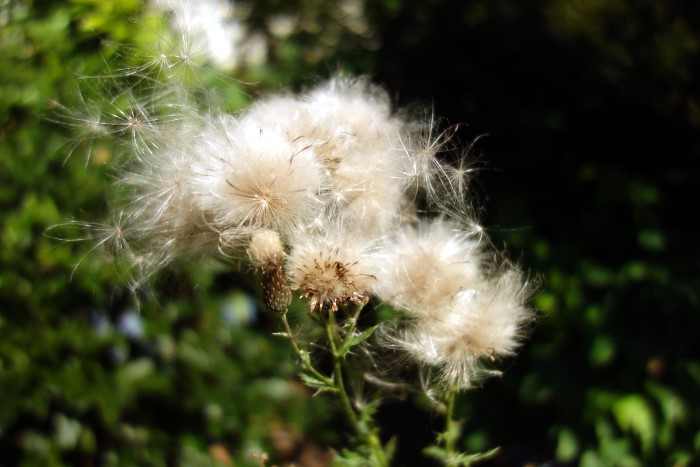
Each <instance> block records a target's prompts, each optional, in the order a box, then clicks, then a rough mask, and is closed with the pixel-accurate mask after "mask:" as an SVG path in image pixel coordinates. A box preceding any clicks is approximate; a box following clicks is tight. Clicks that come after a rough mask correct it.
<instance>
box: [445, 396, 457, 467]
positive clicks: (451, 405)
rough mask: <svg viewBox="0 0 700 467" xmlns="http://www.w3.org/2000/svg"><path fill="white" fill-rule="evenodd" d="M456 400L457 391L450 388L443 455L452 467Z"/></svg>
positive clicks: (455, 436) (454, 455) (455, 439)
mask: <svg viewBox="0 0 700 467" xmlns="http://www.w3.org/2000/svg"><path fill="white" fill-rule="evenodd" d="M456 398H457V389H456V388H454V387H453V388H450V390H449V391H448V393H447V410H446V413H445V434H444V440H445V453H446V457H447V465H453V461H454V458H455V457H456V452H455V444H456V442H457V438H458V436H457V434H456V433H453V432H452V431H453V427H452V425H453V423H454V421H453V420H452V416H453V414H454V409H455V399H456Z"/></svg>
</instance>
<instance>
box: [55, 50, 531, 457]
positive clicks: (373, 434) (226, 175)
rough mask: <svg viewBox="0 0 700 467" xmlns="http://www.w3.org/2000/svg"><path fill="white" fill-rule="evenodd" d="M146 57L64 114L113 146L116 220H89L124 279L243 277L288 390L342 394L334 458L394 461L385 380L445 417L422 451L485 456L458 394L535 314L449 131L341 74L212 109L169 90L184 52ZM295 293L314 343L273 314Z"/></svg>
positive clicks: (188, 91)
mask: <svg viewBox="0 0 700 467" xmlns="http://www.w3.org/2000/svg"><path fill="white" fill-rule="evenodd" d="M183 50H189V49H187V48H184V49H183ZM159 58H160V60H155V59H154V60H151V61H149V62H148V65H146V66H144V67H140V68H136V69H130V70H125V71H122V72H121V74H120V73H114V75H115V76H117V75H119V76H121V77H122V79H123V81H124V82H125V83H126V84H121V85H119V86H104V89H105V92H107V91H113V90H115V89H116V90H117V92H116V95H103V98H102V99H103V100H102V101H101V102H100V101H99V100H97V101H95V102H92V101H91V102H89V103H88V104H89V105H88V107H89V108H90V109H92V110H93V111H92V112H91V113H90V115H92V116H91V117H89V118H86V117H81V116H80V115H86V114H84V113H83V114H81V113H80V112H75V111H71V110H69V109H64V110H66V112H67V116H68V117H67V118H66V121H67V122H68V123H71V124H76V125H78V126H80V125H81V124H82V126H83V128H82V129H81V130H80V131H79V133H80V134H81V135H83V136H86V135H87V136H90V137H95V138H103V137H107V136H110V135H111V136H114V137H116V138H118V139H120V140H121V141H122V142H123V143H124V146H123V147H124V148H125V153H126V154H127V157H126V158H125V160H124V161H123V162H122V163H121V164H120V166H119V169H118V172H119V177H118V179H117V182H116V183H115V185H114V188H115V193H116V194H115V195H114V196H112V202H113V207H112V210H113V213H112V218H113V219H116V220H117V221H118V222H117V224H116V225H115V226H114V227H113V229H112V230H107V229H106V228H105V227H104V226H102V225H101V224H100V225H98V224H89V225H88V227H90V226H92V227H96V230H97V234H96V235H100V234H101V233H102V232H106V233H105V234H104V236H103V237H101V239H100V243H102V244H104V245H105V246H107V245H109V246H110V248H111V252H112V253H113V254H115V255H116V256H117V257H118V258H119V259H120V261H121V262H122V263H123V264H124V265H125V266H126V270H127V271H128V274H127V277H128V278H129V280H130V283H131V285H132V286H133V287H134V288H138V287H140V286H141V285H143V284H144V283H145V282H146V281H147V280H148V278H149V277H151V276H152V275H153V274H154V273H156V272H157V271H159V270H162V269H164V268H167V267H168V266H169V265H171V264H172V263H173V262H175V261H177V260H180V259H183V258H184V259H187V260H193V259H198V258H204V257H217V258H219V259H220V260H221V261H224V262H226V264H230V265H231V266H232V267H239V268H240V269H241V270H242V271H247V272H248V273H250V274H255V275H256V276H257V278H258V280H259V281H260V283H261V290H262V292H261V297H260V298H261V301H262V303H264V305H265V307H266V308H267V309H268V310H269V312H270V313H272V314H274V315H275V316H277V318H278V319H279V323H280V332H279V333H278V334H279V335H280V336H282V337H284V338H286V339H288V340H289V342H290V344H291V347H292V348H293V350H294V352H295V355H296V359H297V360H298V361H299V364H300V378H301V380H302V381H303V382H304V383H305V384H306V385H308V386H309V387H311V388H313V390H315V391H317V392H320V393H329V394H331V395H332V396H335V397H337V398H338V400H339V404H340V406H341V408H342V410H343V412H344V414H345V416H346V418H347V421H348V423H349V426H350V427H351V429H352V433H350V434H349V435H350V440H351V441H350V444H349V447H348V449H347V450H346V451H344V452H343V453H341V454H339V455H338V460H339V461H340V460H342V459H345V460H346V461H347V462H349V463H351V462H355V463H356V464H365V465H377V466H387V465H389V464H390V462H391V456H392V449H393V440H392V438H391V433H385V432H382V431H381V430H380V427H378V426H376V424H375V422H374V417H373V415H374V412H375V411H376V409H377V407H378V405H379V404H380V403H381V400H382V397H383V395H384V394H385V393H386V392H391V391H393V390H394V388H396V387H401V388H403V389H404V390H405V388H410V390H411V391H415V392H424V393H426V394H427V395H429V396H430V399H431V400H433V401H434V402H435V407H436V408H438V409H441V410H442V412H443V415H444V417H445V429H444V432H443V433H441V434H439V435H438V436H437V438H436V442H435V445H433V446H431V447H430V448H429V449H428V450H427V453H428V454H429V455H432V456H434V457H436V458H438V459H440V460H442V461H443V462H444V463H445V464H446V465H468V464H469V463H471V462H472V461H476V460H478V459H481V458H483V457H485V456H488V455H489V454H490V453H483V454H471V455H468V454H465V453H462V452H460V449H459V443H458V441H459V438H460V424H459V422H458V421H456V420H454V414H453V411H454V406H455V397H456V395H457V394H458V393H460V392H463V391H466V390H467V389H470V388H472V387H473V386H474V385H475V384H477V383H478V382H479V381H481V380H482V379H483V378H484V377H487V376H490V375H495V374H498V372H497V371H496V370H494V369H493V362H495V361H497V360H498V359H501V358H504V357H508V356H510V355H513V354H514V353H515V351H516V350H517V348H518V346H519V344H520V343H521V341H522V338H523V337H524V330H525V328H526V325H527V324H528V323H529V322H530V321H531V320H532V313H531V311H530V310H529V308H528V306H527V300H528V295H529V292H528V285H527V280H526V278H525V276H524V275H523V274H522V273H521V272H520V271H519V270H518V269H517V268H516V267H515V266H514V265H513V264H511V263H509V262H508V261H507V260H505V259H504V258H503V257H502V255H500V254H499V252H497V251H495V250H494V249H493V247H492V246H491V244H490V243H489V241H488V239H487V237H486V234H485V232H484V229H482V228H481V227H480V226H479V224H478V222H477V219H476V218H475V215H474V212H475V209H474V208H473V206H472V205H471V202H470V193H469V190H468V188H469V181H470V177H471V170H470V169H469V162H470V161H469V159H468V157H469V154H468V151H466V150H462V149H460V148H459V147H458V146H457V145H456V144H455V143H454V138H452V136H453V133H454V131H453V130H452V129H450V128H443V127H441V125H440V123H439V122H438V121H436V119H435V118H433V117H432V115H431V114H430V113H427V114H428V115H429V117H428V118H425V116H424V115H418V116H416V115H415V114H413V113H411V112H408V111H405V110H401V109H397V108H395V107H394V106H393V105H392V103H391V100H390V99H389V97H388V94H387V93H386V92H385V91H384V90H383V89H381V88H380V87H378V86H376V85H374V84H372V83H371V82H370V80H369V79H367V78H365V77H351V76H345V75H336V76H333V77H331V78H330V79H328V80H327V81H324V82H320V83H319V84H317V85H316V86H313V87H311V88H309V89H306V90H304V91H301V92H299V93H291V92H277V93H270V94H267V95H263V96H261V97H259V98H257V99H256V100H254V101H253V102H252V103H251V104H250V105H249V106H248V107H247V108H245V109H243V110H240V111H237V112H235V113H226V112H219V111H217V110H216V108H215V107H214V106H212V105H211V102H210V101H207V100H203V99H204V98H203V97H202V96H203V95H205V94H206V93H204V94H203V93H202V92H200V91H201V90H198V91H197V92H195V91H194V90H193V86H191V85H189V84H188V81H187V80H183V79H181V75H180V70H181V68H180V66H181V65H183V66H191V62H192V61H191V57H185V56H184V55H183V54H182V53H180V52H176V53H173V54H172V55H167V54H160V55H159ZM224 85H225V82H224ZM95 109H97V112H95V111H94V110H95ZM293 296H296V297H298V298H300V299H302V300H305V301H306V304H307V305H306V306H307V315H308V322H309V323H312V329H315V332H314V331H311V332H310V331H309V326H306V327H305V328H304V330H302V329H300V328H297V327H296V326H294V325H292V323H290V321H289V320H288V319H287V312H288V309H289V307H290V304H291V303H292V299H293ZM378 308H381V309H382V310H384V313H382V316H383V318H382V319H378V318H377V314H376V313H375V311H376V310H377V309H378ZM368 386H371V390H367V389H366V388H367V387H368ZM387 440H390V441H387Z"/></svg>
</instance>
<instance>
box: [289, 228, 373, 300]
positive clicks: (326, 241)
mask: <svg viewBox="0 0 700 467" xmlns="http://www.w3.org/2000/svg"><path fill="white" fill-rule="evenodd" d="M303 237H304V238H301V239H297V241H295V242H294V244H293V247H292V251H291V253H290V254H289V258H288V259H287V265H286V269H287V273H288V275H289V277H290V279H291V281H292V284H293V286H292V288H293V289H294V290H300V291H301V294H302V296H303V297H306V298H308V299H309V306H310V308H311V310H314V309H316V308H317V307H319V308H326V309H330V310H333V311H335V310H337V309H338V307H340V306H342V305H344V304H346V303H348V302H350V301H354V302H362V301H365V300H366V299H367V297H368V295H369V293H370V289H371V286H372V284H373V283H374V282H375V281H376V276H374V275H373V274H372V272H373V270H374V268H373V261H374V257H373V252H372V249H371V245H369V244H367V243H365V242H362V241H358V239H357V238H353V236H352V235H351V233H349V232H337V233H336V234H311V235H304V236H303Z"/></svg>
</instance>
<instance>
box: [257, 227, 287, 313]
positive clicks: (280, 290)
mask: <svg viewBox="0 0 700 467" xmlns="http://www.w3.org/2000/svg"><path fill="white" fill-rule="evenodd" d="M248 257H249V258H250V262H251V263H253V265H254V266H255V267H258V268H260V269H262V275H263V283H262V285H263V302H264V303H265V306H266V307H267V308H268V309H269V310H271V311H276V312H278V313H285V312H286V311H287V308H288V307H289V304H290V303H291V302H292V291H291V290H290V288H289V286H288V285H287V281H286V280H285V278H284V273H283V271H282V261H283V260H284V246H282V241H281V240H280V236H279V234H278V233H277V232H275V231H274V230H260V231H258V232H256V233H255V234H254V235H253V237H252V238H251V240H250V244H249V245H248Z"/></svg>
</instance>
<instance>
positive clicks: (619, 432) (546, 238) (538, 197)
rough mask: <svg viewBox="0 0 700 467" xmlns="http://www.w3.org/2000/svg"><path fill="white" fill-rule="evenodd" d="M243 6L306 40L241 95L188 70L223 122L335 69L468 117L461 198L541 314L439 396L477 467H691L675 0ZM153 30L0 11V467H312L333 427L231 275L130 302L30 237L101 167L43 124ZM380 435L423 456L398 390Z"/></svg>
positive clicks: (133, 12) (78, 16)
mask: <svg viewBox="0 0 700 467" xmlns="http://www.w3.org/2000/svg"><path fill="white" fill-rule="evenodd" d="M350 3H351V2H350ZM357 3H358V4H361V2H357ZM241 4H242V5H244V6H245V3H244V2H241ZM250 5H253V8H252V9H251V11H250V14H249V18H248V21H249V23H250V24H251V25H252V26H251V27H259V28H264V27H265V24H267V23H266V21H267V19H269V18H270V17H272V16H274V15H278V14H280V13H284V14H297V15H300V16H301V17H303V18H304V21H301V22H300V23H299V24H301V25H302V26H300V27H299V28H298V30H295V31H294V32H293V33H292V34H291V35H290V36H289V37H287V38H285V39H284V40H275V38H274V37H271V38H270V53H269V57H268V61H267V62H266V63H265V64H263V65H257V66H251V67H248V68H246V69H243V70H240V71H239V72H238V74H236V75H235V77H236V78H238V80H230V79H222V77H221V76H216V75H215V74H211V75H209V74H206V72H203V76H202V79H204V80H205V81H206V80H209V79H211V85H212V86H218V87H219V88H221V89H220V91H219V92H220V94H221V96H223V97H224V99H225V100H226V103H227V106H228V107H229V108H231V109H236V108H240V107H241V106H242V105H244V104H245V102H247V101H248V100H249V99H250V98H251V96H254V95H255V94H256V93H259V92H262V91H264V90H267V89H274V88H278V87H282V86H284V87H288V86H291V87H298V86H301V85H304V84H306V83H309V82H311V81H313V80H315V79H318V77H323V76H327V75H329V74H330V73H333V72H334V71H335V70H337V69H344V70H347V71H351V72H356V73H370V74H371V75H372V77H373V80H374V81H376V82H377V83H380V84H382V85H383V86H385V87H386V88H387V89H388V90H389V92H390V93H391V95H392V96H393V97H394V99H395V100H396V102H397V103H400V104H412V103H416V102H418V103H423V104H427V105H432V106H433V107H434V109H435V113H436V114H437V115H440V116H444V117H446V118H447V119H448V121H449V122H450V123H462V124H464V125H462V127H461V129H460V131H459V133H458V137H459V138H460V139H461V140H462V141H463V142H464V143H465V144H466V143H468V142H469V141H471V140H473V139H475V138H477V137H479V136H482V135H486V134H488V135H487V136H482V137H481V138H479V139H478V141H477V142H476V143H475V144H474V145H472V146H471V149H470V152H469V157H471V158H472V160H473V167H474V168H475V169H476V173H477V175H476V180H475V182H474V183H473V187H472V188H473V193H474V195H473V197H474V199H473V201H474V202H475V203H476V205H478V206H479V207H480V210H481V217H482V223H483V225H484V227H485V228H486V230H487V231H488V232H489V233H490V235H491V237H492V239H493V241H494V243H495V244H496V245H497V247H498V248H507V251H508V254H509V255H510V257H511V258H514V259H515V260H517V261H518V263H519V264H520V265H521V267H522V268H523V269H525V270H527V271H529V273H530V275H531V277H532V278H533V281H536V282H538V283H539V284H540V285H539V287H538V289H537V294H536V296H535V297H534V299H533V304H534V306H535V307H536V308H537V309H538V310H539V313H538V316H539V318H538V321H537V323H536V324H535V325H534V326H533V329H532V332H531V335H530V338H529V340H528V343H527V344H526V346H525V347H524V348H523V350H522V351H521V353H520V354H519V356H518V357H516V358H513V359H511V360H509V361H507V362H503V369H504V376H503V377H502V378H498V379H493V380H489V381H485V382H484V383H483V387H481V388H477V389H475V390H473V391H471V392H469V393H467V394H465V395H464V396H463V397H462V398H461V399H460V401H459V405H458V413H459V415H460V416H461V417H463V418H464V419H465V425H464V428H465V436H464V437H463V440H462V447H463V448H464V449H468V450H471V451H477V450H487V449H489V448H492V447H494V446H501V450H500V451H499V454H498V455H497V456H496V457H495V458H493V459H492V460H490V461H488V462H487V464H490V465H524V464H528V463H534V464H539V463H556V464H557V465H585V466H597V465H620V466H642V465H697V463H698V462H700V412H699V409H698V407H699V404H698V401H700V356H699V354H700V339H699V338H698V332H699V331H700V317H699V316H698V312H699V310H698V293H699V292H698V291H699V290H700V274H699V273H700V270H699V269H700V248H699V247H698V241H697V235H698V234H697V232H698V227H699V225H698V203H697V200H698V199H700V198H698V178H699V177H700V175H699V173H700V172H699V171H698V167H700V164H698V159H699V158H700V156H699V151H700V131H699V130H700V89H698V84H697V83H698V78H699V76H698V70H700V59H699V55H698V50H699V49H700V24H699V23H700V8H699V7H698V5H697V4H696V2H692V1H689V0H688V1H680V0H679V1H670V2H632V1H624V0H607V1H576V0H548V1H545V2H521V1H515V0H511V1H508V0H469V1H465V2H451V1H447V0H430V1H412V0H411V1H409V0H384V1H380V2H371V3H368V4H367V6H366V10H365V15H364V16H365V19H366V24H365V25H364V27H363V28H362V30H361V31H360V32H358V30H357V28H355V30H353V29H352V28H348V27H346V25H345V23H343V22H342V21H340V20H339V19H338V18H342V15H341V16H339V14H340V13H338V12H339V11H341V12H342V11H345V10H343V9H342V8H341V6H342V5H341V3H340V2H330V1H322V0H315V1H305V2H302V1H294V2H279V1H272V0H269V1H264V2H251V3H250ZM159 21H160V20H159V19H157V18H155V17H152V16H149V15H145V14H144V9H143V6H142V5H141V4H140V2H136V1H132V0H111V1H98V0H72V1H68V2H60V1H45V2H38V1H37V2H30V1H28V0H19V1H9V2H2V4H1V5H0V64H2V65H1V66H2V72H0V261H1V264H2V268H1V269H0V306H1V307H2V309H1V310H0V388H2V396H1V397H0V465H38V464H43V465H217V464H221V465H227V464H231V463H235V464H236V465H254V464H255V461H254V460H253V459H252V457H251V453H252V452H259V453H262V452H266V453H268V455H269V456H270V459H271V461H272V462H276V463H286V462H292V461H295V462H297V463H300V464H301V465H324V463H327V459H328V454H327V452H328V450H329V449H340V448H341V447H342V445H343V444H344V443H345V442H346V438H345V437H344V429H345V426H344V425H343V423H342V421H341V420H340V419H341V417H340V416H339V415H338V411H337V409H336V406H335V405H334V404H333V401H332V399H331V398H327V397H325V396H326V395H319V396H316V397H312V394H311V392H310V391H309V390H308V389H306V388H305V387H304V386H303V385H302V384H301V383H300V382H299V381H298V379H297V377H296V376H295V375H296V371H297V370H296V366H295V363H294V360H293V358H292V355H291V353H290V350H289V348H288V347H287V343H286V342H285V341H284V340H283V339H281V338H279V337H275V336H272V335H271V333H272V332H274V331H276V330H277V325H276V323H275V321H274V320H273V319H272V318H271V317H269V316H266V314H265V313H264V312H262V311H260V308H261V307H260V306H259V305H258V303H257V302H256V299H255V298H251V297H256V296H257V288H258V285H257V283H256V280H255V278H246V277H245V276H240V275H238V274H235V273H231V272H229V271H227V270H226V269H225V268H223V267H222V266H221V265H218V264H196V265H190V266H189V267H188V268H183V267H176V268H174V269H173V271H170V272H168V273H167V274H165V275H163V276H162V277H160V278H159V279H158V280H157V281H156V282H155V284H154V285H153V287H152V288H151V289H149V292H150V293H143V294H141V296H140V297H139V300H138V302H137V301H135V299H134V298H133V297H132V296H131V295H130V294H129V293H128V292H127V291H126V290H125V289H124V282H123V280H122V278H121V277H120V276H119V274H118V272H117V271H116V270H115V269H114V268H113V267H111V266H110V264H109V263H108V262H105V258H103V257H102V256H101V255H100V254H99V253H93V254H87V253H88V250H89V249H90V245H89V244H87V243H85V242H59V241H56V240H55V239H53V238H51V236H47V235H45V232H46V230H47V229H48V228H49V227H51V226H53V225H56V224H63V223H66V222H70V221H71V220H89V221H93V220H97V219H100V218H102V217H104V216H105V215H106V211H107V207H106V201H105V199H106V193H107V191H106V187H107V186H108V184H109V183H111V174H110V169H109V167H110V166H109V164H108V162H110V161H111V160H113V159H114V158H116V153H117V150H118V148H116V147H114V146H113V145H111V144H110V143H106V142H97V143H96V146H95V147H93V152H92V157H91V158H89V159H87V158H85V157H84V155H85V148H84V147H82V146H78V147H77V148H75V151H74V153H73V155H72V156H71V157H70V158H68V159H66V158H67V155H68V153H69V152H70V150H71V149H72V148H73V146H72V144H71V132H70V129H69V128H67V127H66V126H65V125H60V124H56V123H53V120H54V119H55V118H54V117H55V113H56V112H55V111H56V108H57V105H63V106H66V107H68V108H72V107H75V108H77V107H78V105H79V101H78V100H77V98H78V97H77V96H78V94H77V89H78V87H79V86H80V85H81V84H80V83H81V82H82V83H85V82H86V80H85V79H81V78H80V76H89V75H94V74H97V73H100V72H104V70H105V65H106V63H108V64H109V66H110V67H114V68H119V67H120V66H130V65H133V63H130V60H133V57H132V56H131V55H129V54H128V53H124V51H125V50H126V51H128V50H130V49H128V48H125V47H127V45H128V47H136V48H138V47H142V48H147V47H149V44H152V43H153V41H154V40H155V39H156V38H155V36H156V34H157V33H156V32H154V31H157V30H158V29H159V24H160V26H162V24H161V23H159ZM83 86H84V84H83ZM78 262H80V265H79V267H78V268H77V269H76V270H75V272H74V273H73V267H74V266H75V265H76V264H77V263H78ZM297 308H298V309H299V310H301V307H297ZM300 312H301V313H303V310H302V311H300ZM378 417H379V419H380V421H381V423H382V425H383V426H384V429H385V434H386V435H387V436H392V435H393V436H396V440H397V465H429V464H428V462H429V461H428V459H424V460H421V461H420V462H419V463H416V462H418V461H416V459H419V458H420V457H419V456H420V454H419V453H420V450H421V449H422V447H423V446H425V445H426V444H427V443H429V440H430V439H431V436H432V435H433V431H437V430H438V429H439V425H440V423H441V422H440V420H439V417H438V416H437V415H432V414H431V413H430V412H429V411H428V410H427V409H426V408H425V404H424V403H423V402H421V400H420V399H417V400H410V401H388V402H387V405H386V406H385V408H384V409H383V410H381V411H380V412H379V413H378ZM550 465H551V464H550Z"/></svg>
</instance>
